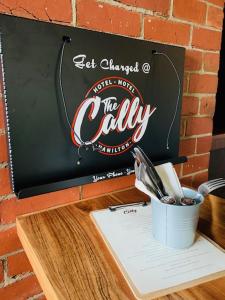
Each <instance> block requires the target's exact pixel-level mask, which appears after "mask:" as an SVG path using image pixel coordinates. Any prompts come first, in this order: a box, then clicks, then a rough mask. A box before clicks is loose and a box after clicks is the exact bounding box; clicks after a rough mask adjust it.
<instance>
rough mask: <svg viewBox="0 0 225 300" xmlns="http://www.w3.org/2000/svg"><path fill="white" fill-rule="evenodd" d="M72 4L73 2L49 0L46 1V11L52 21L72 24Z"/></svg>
mask: <svg viewBox="0 0 225 300" xmlns="http://www.w3.org/2000/svg"><path fill="white" fill-rule="evenodd" d="M35 2H36V1H35ZM37 2H39V1H37ZM31 3H33V2H31ZM71 4H72V1H71V0H54V1H53V0H47V1H45V10H46V12H47V15H48V17H49V19H50V20H53V21H60V22H64V23H70V22H71V21H72V7H71ZM32 5H33V4H32Z"/></svg>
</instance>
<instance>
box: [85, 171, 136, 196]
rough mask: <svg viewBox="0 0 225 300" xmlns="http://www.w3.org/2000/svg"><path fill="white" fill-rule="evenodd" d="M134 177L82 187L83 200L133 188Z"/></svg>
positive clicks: (124, 177)
mask: <svg viewBox="0 0 225 300" xmlns="http://www.w3.org/2000/svg"><path fill="white" fill-rule="evenodd" d="M134 180H135V178H134V175H130V176H123V177H119V178H115V179H110V180H104V181H99V182H96V183H91V184H87V185H84V186H83V198H89V197H94V196H97V195H101V194H106V193H110V192H113V191H116V190H122V189H125V188H128V187H131V186H134Z"/></svg>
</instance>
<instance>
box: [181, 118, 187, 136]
mask: <svg viewBox="0 0 225 300" xmlns="http://www.w3.org/2000/svg"><path fill="white" fill-rule="evenodd" d="M186 123H187V121H186V120H185V119H182V120H181V124H180V136H181V137H182V136H185V132H186Z"/></svg>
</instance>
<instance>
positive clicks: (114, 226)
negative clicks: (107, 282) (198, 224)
mask: <svg viewBox="0 0 225 300" xmlns="http://www.w3.org/2000/svg"><path fill="white" fill-rule="evenodd" d="M92 216H93V218H94V219H95V222H96V224H97V225H98V227H99V229H100V232H101V233H102V234H103V236H104V238H105V240H107V242H108V243H109V244H110V246H111V248H112V249H113V251H114V253H115V254H116V257H117V259H118V260H119V262H120V264H121V265H122V266H123V268H124V269H125V270H126V272H127V274H128V276H129V277H130V280H131V281H132V283H133V285H134V286H135V287H136V289H137V290H138V292H139V293H140V294H141V295H145V294H148V293H152V292H156V291H158V290H163V289H166V288H171V287H174V286H177V285H179V284H183V283H186V282H189V281H192V280H195V279H198V278H201V277H204V276H207V275H210V274H213V273H216V272H219V271H223V270H225V253H224V252H222V251H221V250H220V249H218V248H217V247H216V246H214V245H213V244H212V243H210V242H209V241H208V240H207V239H205V238H203V237H202V236H198V238H197V241H196V242H195V244H194V245H193V246H192V247H190V248H189V249H185V250H175V249H170V248H165V247H164V246H162V245H161V244H160V243H159V242H157V241H155V240H154V238H153V237H152V234H151V206H150V205H148V206H145V207H142V206H137V207H135V206H132V207H129V208H125V209H120V210H117V211H115V212H111V211H109V210H108V209H107V210H101V211H95V212H93V213H92Z"/></svg>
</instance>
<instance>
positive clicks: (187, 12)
mask: <svg viewBox="0 0 225 300" xmlns="http://www.w3.org/2000/svg"><path fill="white" fill-rule="evenodd" d="M173 16H174V17H176V18H179V19H183V20H186V21H190V22H194V23H199V24H204V23H205V19H206V3H204V2H201V1H198V0H188V1H186V0H174V1H173Z"/></svg>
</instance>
